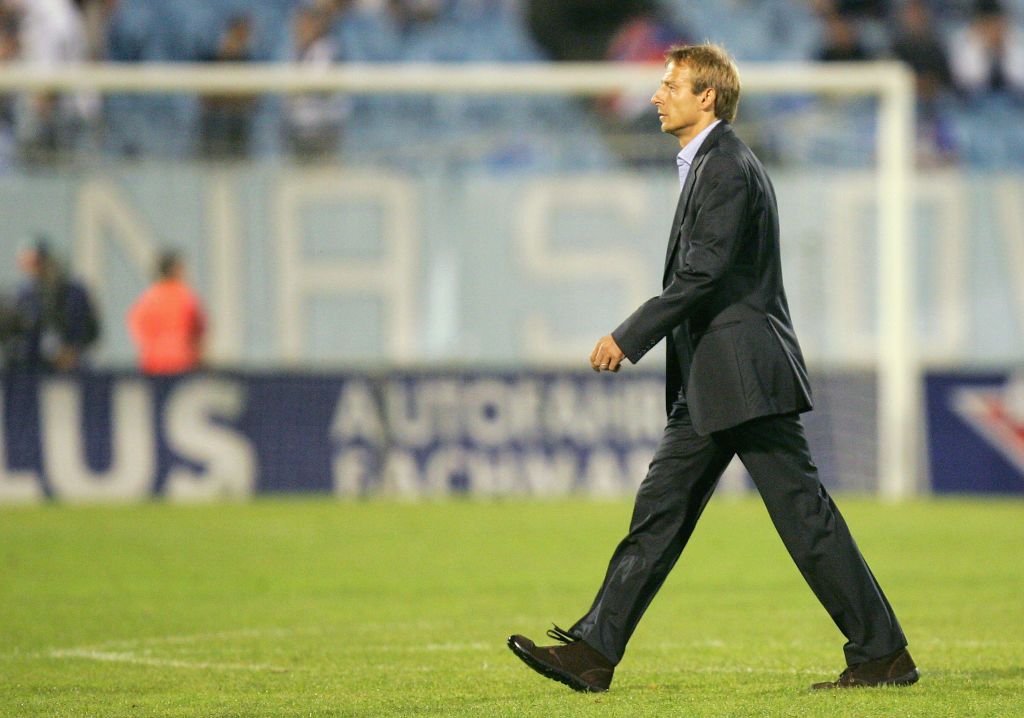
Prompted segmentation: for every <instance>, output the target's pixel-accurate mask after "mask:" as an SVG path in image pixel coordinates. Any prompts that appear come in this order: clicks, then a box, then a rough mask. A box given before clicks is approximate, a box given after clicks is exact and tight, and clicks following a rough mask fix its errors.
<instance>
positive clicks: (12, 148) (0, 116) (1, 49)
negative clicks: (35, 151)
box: [0, 4, 20, 172]
mask: <svg viewBox="0 0 1024 718" xmlns="http://www.w3.org/2000/svg"><path fill="white" fill-rule="evenodd" d="M19 54H20V51H19V47H18V18H17V15H16V14H15V13H14V12H13V11H12V10H11V9H10V8H8V7H7V6H5V5H3V4H0V65H3V64H5V63H8V62H11V61H14V60H17V59H18V55H19ZM14 103H15V100H14V97H13V96H12V95H0V172H3V171H4V170H5V169H7V168H8V167H10V166H11V165H13V164H14V163H15V160H16V158H17V143H16V141H15V132H14Z"/></svg>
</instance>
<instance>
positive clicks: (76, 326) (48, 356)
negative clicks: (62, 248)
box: [14, 237, 100, 371]
mask: <svg viewBox="0 0 1024 718" xmlns="http://www.w3.org/2000/svg"><path fill="white" fill-rule="evenodd" d="M18 260H19V265H20V267H21V270H22V272H23V273H24V274H25V276H26V277H27V281H26V282H25V284H24V285H23V286H22V288H21V289H20V291H19V292H18V299H17V303H18V313H19V314H20V315H21V322H22V327H23V334H22V336H21V337H20V341H19V347H18V349H17V351H15V353H14V355H15V359H14V362H15V364H16V365H17V366H19V367H22V368H24V369H28V370H30V371H71V370H73V369H78V368H80V367H81V366H82V365H83V361H84V356H85V351H86V349H88V348H89V347H90V346H91V345H92V344H93V343H94V342H95V341H96V340H97V339H98V338H99V335H100V322H99V317H98V316H97V315H96V311H95V308H94V306H93V302H92V299H91V298H90V297H89V292H88V290H86V288H85V286H84V285H82V284H80V283H79V282H77V281H75V280H73V279H72V278H71V277H69V276H68V275H67V273H66V272H65V271H64V269H63V267H61V265H60V263H59V262H58V261H57V259H56V258H55V257H54V256H53V253H52V252H51V250H50V246H49V243H48V242H47V241H46V239H45V238H44V237H38V238H36V240H35V241H34V242H33V244H32V245H31V246H29V247H26V248H25V249H23V250H22V251H21V253H20V255H19V257H18Z"/></svg>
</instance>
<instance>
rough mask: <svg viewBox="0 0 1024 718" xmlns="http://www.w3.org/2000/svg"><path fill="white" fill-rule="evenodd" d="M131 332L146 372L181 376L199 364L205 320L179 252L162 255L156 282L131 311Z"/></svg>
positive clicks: (143, 369)
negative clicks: (187, 280) (187, 278)
mask: <svg viewBox="0 0 1024 718" xmlns="http://www.w3.org/2000/svg"><path fill="white" fill-rule="evenodd" d="M128 329H129V331H130V332H131V335H132V339H134V340H135V343H136V345H137V346H138V348H139V366H140V368H141V369H142V371H143V372H144V373H146V374H180V373H182V372H187V371H192V370H193V369H196V368H197V367H198V366H199V365H200V363H201V361H202V342H203V334H204V332H205V330H206V318H205V316H204V314H203V307H202V304H201V303H200V301H199V297H198V296H196V294H195V292H193V291H192V289H191V288H190V287H189V286H188V284H187V283H186V281H185V265H184V263H183V262H182V259H181V256H180V255H179V254H178V253H177V252H174V251H169V252H165V253H164V254H162V255H161V256H160V260H159V262H158V264H157V279H156V281H155V282H154V283H153V284H152V286H150V287H149V288H148V289H147V290H146V291H145V292H143V293H142V296H141V297H139V298H138V300H136V302H135V304H134V305H132V308H131V310H129V312H128Z"/></svg>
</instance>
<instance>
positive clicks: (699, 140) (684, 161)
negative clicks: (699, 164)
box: [676, 120, 721, 190]
mask: <svg viewBox="0 0 1024 718" xmlns="http://www.w3.org/2000/svg"><path fill="white" fill-rule="evenodd" d="M719 122H721V120H715V121H714V122H712V123H711V124H710V125H708V126H707V127H705V128H704V129H703V130H701V131H700V134H699V135H697V136H696V137H694V138H693V139H692V140H690V141H689V142H687V143H686V147H684V148H683V149H681V150H679V154H678V155H676V165H677V166H678V167H679V189H680V190H682V189H683V187H684V186H685V185H686V176H687V175H688V174H690V165H692V164H693V158H694V157H696V156H697V151H698V150H699V149H700V146H701V145H702V144H704V140H705V139H707V136H708V135H709V134H711V130H713V129H715V125H717V124H718V123H719Z"/></svg>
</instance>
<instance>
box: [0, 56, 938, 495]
mask: <svg viewBox="0 0 1024 718" xmlns="http://www.w3.org/2000/svg"><path fill="white" fill-rule="evenodd" d="M660 75H661V69H660V68H659V67H657V66H654V65H615V64H603V63H602V64H568V63H567V64H542V63H536V64H534V63H523V64H465V65H421V64H415V65H407V64H403V65H398V64H388V65H360V64H350V65H338V66H334V67H330V68H323V69H320V68H317V69H309V68H305V67H301V66H296V65H282V64H255V63H249V64H217V65H209V64H202V65H195V64H137V65H128V64H124V65H120V64H117V65H115V64H81V65H74V66H65V67H57V68H45V69H43V68H35V67H31V66H26V65H17V64H9V65H6V66H5V67H4V69H3V72H0V92H44V91H87V90H94V91H99V92H122V93H167V92H195V93H216V94H221V95H223V94H256V93H288V94H291V93H303V92H315V91H324V92H325V91H336V92H344V93H351V94H357V93H382V92H386V93H418V94H422V93H458V94H486V95H496V94H507V93H526V94H575V95H598V94H602V93H607V92H611V91H626V90H628V91H637V92H642V93H650V92H653V90H654V89H655V88H656V86H657V83H658V81H659V78H660ZM741 77H742V81H743V92H744V94H747V95H750V94H770V93H781V92H790V93H807V92H811V93H820V94H827V95H831V96H837V97H857V96H860V97H864V96H873V97H877V98H878V100H879V102H878V113H879V117H878V120H879V121H878V125H877V127H878V135H877V144H878V163H877V200H878V208H879V242H880V245H879V247H880V250H879V251H880V257H879V261H880V295H879V303H880V307H881V310H880V316H879V328H880V336H879V343H878V347H879V348H878V352H879V355H878V397H879V398H878V402H879V405H878V451H879V456H878V471H879V477H878V479H879V484H878V485H879V493H880V495H881V496H883V497H885V498H889V499H898V498H901V497H905V496H908V495H910V494H913V493H914V492H916V491H917V489H918V486H919V478H920V477H919V471H920V458H919V457H920V452H921V447H920V443H919V442H920V432H919V424H920V421H921V419H920V417H921V408H920V386H919V381H920V376H919V364H918V360H917V358H916V356H915V348H914V335H915V331H914V322H913V318H914V312H913V298H914V286H913V271H912V269H913V268H912V266H911V262H912V255H911V237H912V233H911V227H910V222H911V214H912V212H911V187H910V184H911V180H912V176H913V140H914V81H913V75H912V74H911V72H910V71H909V70H908V69H907V68H906V67H905V66H903V65H901V64H899V63H891V62H870V63H852V64H847V63H835V64H828V65H824V64H775V63H773V64H757V63H744V64H743V66H742V68H741Z"/></svg>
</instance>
